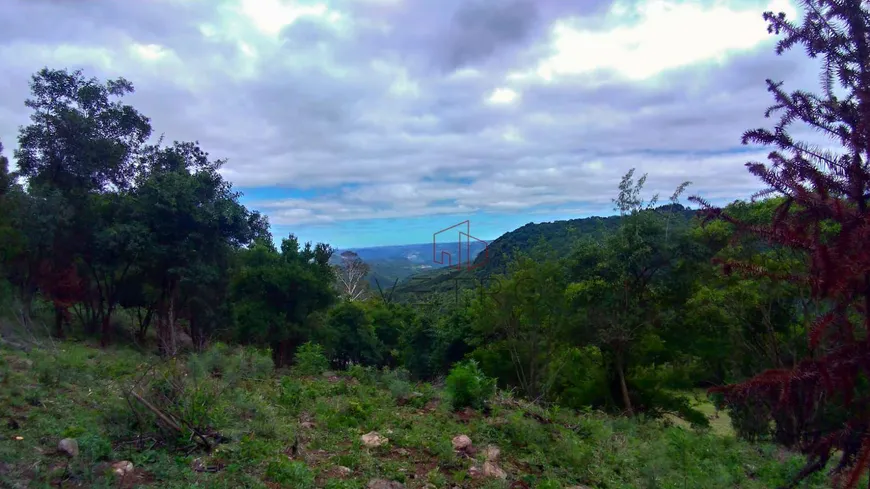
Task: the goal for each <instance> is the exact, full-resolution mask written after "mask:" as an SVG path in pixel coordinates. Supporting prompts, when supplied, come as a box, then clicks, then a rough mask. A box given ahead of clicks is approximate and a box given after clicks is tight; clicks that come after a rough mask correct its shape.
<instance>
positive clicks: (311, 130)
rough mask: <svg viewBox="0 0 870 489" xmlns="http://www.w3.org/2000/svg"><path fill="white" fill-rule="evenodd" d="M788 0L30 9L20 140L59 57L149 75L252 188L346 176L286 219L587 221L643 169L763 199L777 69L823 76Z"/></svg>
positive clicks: (224, 3)
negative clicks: (762, 141) (571, 213)
mask: <svg viewBox="0 0 870 489" xmlns="http://www.w3.org/2000/svg"><path fill="white" fill-rule="evenodd" d="M775 1H777V2H779V4H774V3H772V2H769V1H766V0H744V1H741V2H737V1H735V2H725V1H718V0H705V1H703V2H702V1H697V2H688V1H685V2H675V1H661V0H651V1H643V0H641V1H637V2H631V3H626V2H617V3H616V4H615V5H612V6H607V5H604V6H603V7H599V6H596V5H597V3H598V2H596V1H593V0H589V2H586V1H584V2H567V1H565V0H534V1H533V0H516V1H513V2H511V3H509V4H508V3H505V4H496V3H494V2H484V1H478V0H474V1H472V0H438V1H435V0H432V1H428V0H367V1H365V2H360V1H358V0H330V1H326V0H324V1H321V2H308V3H305V2H297V1H289V0H262V1H261V0H245V1H240V0H215V1H214V2H209V1H205V0H196V1H193V0H191V1H183V2H182V1H180V0H153V1H151V2H142V3H138V2H137V3H135V4H134V3H130V4H127V3H124V4H123V6H121V4H120V3H114V2H108V1H103V2H89V3H86V4H82V5H83V6H82V7H81V8H72V7H70V6H69V5H67V4H66V3H63V2H52V3H45V2H25V1H23V0H12V1H10V2H2V3H0V14H3V15H4V18H9V19H11V21H10V24H9V25H10V26H12V27H11V29H12V30H10V31H9V32H8V33H6V34H5V36H4V39H2V40H0V62H2V63H3V65H4V67H5V68H7V70H6V71H7V72H8V75H6V76H4V77H3V78H2V79H0V115H2V117H0V139H2V141H3V142H4V145H5V146H6V151H7V153H10V152H11V150H12V149H13V147H14V141H15V139H16V138H15V136H16V133H17V128H18V126H19V125H21V124H26V123H27V116H28V112H27V111H26V109H25V108H24V106H23V104H22V102H23V100H24V98H25V97H26V96H27V83H28V81H29V76H30V75H31V74H32V73H34V72H35V71H37V70H38V69H40V68H42V67H43V66H45V65H48V66H50V67H58V68H62V67H69V68H84V69H85V72H86V74H87V75H89V76H91V75H93V76H99V77H101V78H108V77H116V76H124V77H125V78H128V79H129V80H131V81H132V82H133V83H134V84H135V85H136V89H137V93H136V94H135V95H134V96H132V97H131V98H130V101H131V102H132V103H133V104H134V105H135V106H136V107H137V108H138V109H139V110H141V111H142V112H143V113H145V114H146V115H148V116H149V117H151V118H152V121H153V124H154V127H155V132H156V134H158V135H159V134H161V133H165V134H166V137H167V139H168V140H173V139H179V140H199V141H200V142H201V143H202V145H203V147H204V148H205V149H206V150H207V151H209V152H210V153H211V155H212V156H214V157H216V158H227V159H228V161H229V162H228V163H227V165H226V166H225V167H224V168H223V169H222V170H221V171H222V173H223V174H224V175H225V176H226V178H228V179H230V180H231V181H232V182H233V183H234V184H235V185H236V186H244V187H259V186H262V187H271V186H276V185H284V186H291V187H297V188H305V189H310V188H323V187H331V190H332V193H330V195H329V197H323V198H310V199H291V200H287V199H283V200H272V201H264V202H259V203H254V205H255V206H259V207H261V208H262V209H263V210H265V211H266V212H267V213H268V214H269V215H270V217H271V218H272V221H273V222H274V223H276V224H288V225H289V224H301V223H327V222H345V221H350V220H357V219H370V218H394V217H408V216H425V215H434V214H448V213H459V214H461V213H466V212H474V211H477V210H483V211H488V212H513V213H523V212H527V211H528V212H532V211H534V212H538V211H539V207H541V206H559V207H560V208H561V209H563V212H568V211H567V210H566V209H583V208H588V207H589V206H602V205H607V204H608V202H609V199H610V197H611V196H612V194H613V193H614V190H615V189H616V185H617V183H618V181H619V177H620V176H621V175H622V174H624V173H625V171H626V170H628V169H629V168H631V167H636V168H638V171H640V172H648V173H649V174H650V178H649V185H650V188H649V190H650V192H653V191H658V192H661V193H662V195H670V193H671V192H672V191H673V188H674V187H676V185H678V184H679V183H680V182H681V181H683V180H692V181H693V182H695V185H693V187H692V188H693V189H695V190H696V191H699V192H702V193H703V194H705V195H708V196H711V197H712V196H721V197H728V196H731V197H745V196H746V195H748V194H749V193H751V192H752V191H754V190H756V189H757V187H758V182H757V181H756V180H755V179H754V177H752V176H751V175H749V174H748V172H747V171H746V169H745V168H744V167H743V163H744V162H745V161H747V160H748V159H758V160H764V154H765V153H764V152H759V153H758V154H754V153H753V154H745V153H744V154H729V153H728V151H732V150H734V149H736V148H739V147H740V144H739V140H740V135H741V134H742V132H743V131H745V130H746V129H749V128H752V127H756V126H759V125H762V124H769V122H770V121H766V120H765V119H764V118H763V117H762V115H763V111H764V109H765V108H766V107H767V105H769V104H770V102H771V99H770V97H769V94H767V93H766V91H765V87H764V79H765V78H767V77H770V78H774V79H785V80H786V82H787V86H791V85H792V81H795V82H797V84H796V85H794V87H795V88H797V87H798V86H800V87H801V88H806V87H804V86H802V84H804V83H805V82H806V81H810V83H814V82H815V80H816V76H815V73H814V72H813V68H814V65H813V64H812V63H808V62H806V60H804V59H803V58H802V56H803V54H802V53H798V55H797V56H792V55H789V56H783V57H776V56H774V55H773V53H772V42H773V36H770V35H768V34H767V31H766V27H765V25H764V22H763V21H762V20H761V12H762V11H764V10H765V9H767V8H771V9H773V10H786V11H791V12H793V11H794V7H793V6H792V5H791V4H789V3H787V2H785V1H784V0H775ZM499 6H501V7H499ZM511 6H512V7H511ZM508 7H511V8H514V9H515V11H511V10H510V8H508ZM578 9H583V10H578ZM16 19H17V20H19V21H21V22H23V21H24V19H35V20H34V21H35V22H42V23H43V24H39V25H36V26H33V27H32V28H28V29H18V30H15V26H17V25H19V23H20V22H16ZM22 25H23V24H22ZM82 25H87V26H88V27H87V28H82V27H81V26H82ZM809 88H813V86H812V85H810V87H809ZM342 189H344V190H342ZM248 193H249V194H251V192H248Z"/></svg>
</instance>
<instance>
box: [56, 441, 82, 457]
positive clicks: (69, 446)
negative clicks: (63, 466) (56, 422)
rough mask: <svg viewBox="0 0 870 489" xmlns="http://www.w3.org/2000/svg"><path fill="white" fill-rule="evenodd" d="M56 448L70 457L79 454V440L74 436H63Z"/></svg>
mask: <svg viewBox="0 0 870 489" xmlns="http://www.w3.org/2000/svg"><path fill="white" fill-rule="evenodd" d="M57 449H58V450H59V451H61V452H63V453H65V454H67V455H68V456H70V457H78V456H79V442H77V441H75V439H74V438H64V439H63V440H61V441H60V443H58V444H57Z"/></svg>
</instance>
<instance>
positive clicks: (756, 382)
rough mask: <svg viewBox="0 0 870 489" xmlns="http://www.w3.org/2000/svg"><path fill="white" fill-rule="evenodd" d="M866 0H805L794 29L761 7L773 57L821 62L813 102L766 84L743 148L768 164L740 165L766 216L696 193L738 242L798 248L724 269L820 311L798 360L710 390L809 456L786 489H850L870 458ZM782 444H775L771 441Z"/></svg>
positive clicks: (869, 18)
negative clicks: (783, 433) (764, 221)
mask: <svg viewBox="0 0 870 489" xmlns="http://www.w3.org/2000/svg"><path fill="white" fill-rule="evenodd" d="M865 2H866V0H864V1H862V0H804V1H803V2H802V4H803V10H804V14H803V15H804V17H803V20H802V22H801V23H800V24H798V23H794V22H791V21H790V20H787V19H786V16H785V14H783V13H779V14H774V13H773V12H765V13H764V18H765V20H766V21H767V22H768V24H769V25H768V31H769V32H771V33H775V34H777V35H782V36H783V37H782V38H781V39H780V40H779V41H778V43H777V47H776V52H777V54H781V53H783V52H784V51H786V50H788V49H790V48H792V47H794V46H796V45H799V44H800V45H803V46H804V47H805V48H806V51H807V53H808V55H809V56H810V57H811V58H814V59H819V60H820V61H821V65H822V77H821V80H822V83H821V84H822V93H821V94H820V95H817V94H813V93H807V92H804V91H795V92H792V93H787V92H786V91H785V90H783V88H782V83H781V82H774V81H771V80H767V87H768V91H770V92H771V93H772V94H773V96H774V98H775V100H776V103H775V104H774V105H773V106H772V107H771V108H770V109H768V111H767V114H766V115H767V116H768V117H769V116H771V115H772V114H777V115H779V116H780V119H779V122H778V123H777V124H776V125H775V127H774V129H773V130H767V129H755V130H752V131H748V132H746V133H745V134H744V135H743V144H750V143H752V144H761V145H766V146H774V147H775V149H774V150H773V151H772V152H771V153H770V154H769V156H768V159H769V160H770V161H769V163H768V164H762V163H756V162H752V163H748V164H747V167H748V169H749V171H750V172H751V173H752V174H754V175H756V176H757V177H759V178H760V179H761V180H762V181H763V182H764V183H765V184H766V187H767V188H766V190H764V191H763V192H761V193H760V194H759V196H762V197H763V196H771V195H777V196H781V197H784V201H783V203H782V205H781V206H780V207H779V208H778V209H777V212H776V213H775V215H774V218H773V221H772V222H771V223H769V225H765V226H750V225H747V224H745V223H742V222H740V221H739V220H737V219H735V218H734V217H732V216H729V215H727V214H726V213H724V212H723V211H722V210H720V209H715V208H712V207H711V206H710V205H708V203H706V202H704V200H703V199H700V198H697V197H696V198H694V199H693V200H695V201H696V202H698V203H700V204H701V205H702V207H704V208H705V209H706V210H707V211H708V218H718V219H724V220H726V221H729V222H731V223H733V224H734V225H735V226H736V228H737V229H738V230H739V232H741V233H743V235H747V234H749V235H754V236H757V237H761V238H763V239H766V240H768V241H769V242H770V243H772V244H774V245H777V246H783V247H787V248H790V249H793V250H795V251H797V252H798V253H802V254H804V255H805V256H806V257H807V263H806V267H805V269H804V270H801V271H797V270H796V271H794V272H793V273H792V274H790V275H782V274H779V275H774V274H771V273H770V272H769V271H767V270H763V269H759V268H757V267H754V266H751V265H749V264H746V263H733V262H728V263H723V268H724V271H725V272H726V273H730V272H737V273H748V274H762V275H767V276H769V277H771V276H772V277H773V278H775V279H780V280H790V281H799V282H802V283H805V284H806V285H807V286H808V287H809V289H810V290H811V291H812V296H813V299H814V301H815V305H816V307H817V310H818V317H817V318H815V320H814V322H813V324H812V327H811V328H810V329H809V331H808V332H807V341H808V350H807V351H808V354H807V356H806V357H805V358H803V359H799V361H798V362H797V363H796V364H795V365H793V366H791V368H786V369H776V370H768V371H766V372H763V373H761V374H759V375H757V376H755V377H753V378H751V379H749V380H747V381H745V382H742V383H739V384H735V385H727V386H724V387H719V388H716V389H713V390H714V391H717V392H719V393H721V394H722V395H723V397H724V398H725V401H726V402H728V403H732V404H733V405H741V404H743V405H746V404H754V405H758V404H759V403H760V404H763V405H765V407H766V408H767V409H766V410H767V412H768V413H772V417H773V419H774V420H775V421H776V423H777V425H778V426H777V428H778V429H780V428H781V426H779V425H789V426H788V429H789V430H790V433H791V436H790V437H786V439H787V442H788V443H789V444H791V445H792V446H793V447H795V448H799V449H800V450H801V451H803V452H804V453H806V454H807V455H808V460H807V464H806V466H805V467H804V468H803V469H802V470H801V472H800V473H799V474H798V475H797V477H796V478H795V480H794V481H792V483H791V484H789V485H788V486H786V487H795V486H796V485H797V484H798V483H799V482H800V481H801V480H803V479H805V478H806V477H808V476H809V475H811V474H813V473H815V472H818V471H821V470H824V469H825V468H826V467H828V466H829V464H830V462H831V460H832V459H833V458H834V457H835V455H837V456H839V459H838V460H837V461H836V462H835V463H834V464H830V465H831V468H832V472H831V474H832V477H833V482H834V484H835V485H838V486H841V487H846V488H853V487H855V486H856V485H857V484H858V482H859V480H860V478H861V476H862V474H863V473H864V472H865V471H866V470H867V467H868V463H870V431H868V428H870V395H868V394H870V387H868V384H870V382H868V379H870V335H868V331H870V322H868V317H870V316H868V312H870V209H868V200H870V168H868V158H870V12H868V4H867V3H865ZM795 123H803V124H805V125H807V126H809V127H811V128H812V129H815V130H816V131H818V132H819V133H821V134H823V135H825V136H828V138H829V139H830V141H832V144H830V148H835V149H833V150H832V149H826V148H823V147H820V146H816V145H811V144H806V143H801V142H798V141H795V140H794V139H792V137H791V136H790V135H789V129H790V127H791V126H793V125H794V124H795ZM781 441H783V440H781Z"/></svg>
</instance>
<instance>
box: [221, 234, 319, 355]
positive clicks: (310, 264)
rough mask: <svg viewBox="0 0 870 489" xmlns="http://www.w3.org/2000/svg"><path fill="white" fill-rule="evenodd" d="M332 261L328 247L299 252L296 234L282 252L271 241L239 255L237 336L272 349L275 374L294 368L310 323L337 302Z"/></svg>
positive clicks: (235, 282)
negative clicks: (276, 370) (298, 351)
mask: <svg viewBox="0 0 870 489" xmlns="http://www.w3.org/2000/svg"><path fill="white" fill-rule="evenodd" d="M331 255H332V249H331V248H329V246H327V245H324V244H317V245H316V246H315V247H312V246H311V244H310V243H306V244H305V246H304V247H303V248H300V246H299V241H298V240H297V239H296V237H295V236H293V235H292V234H291V235H290V236H289V237H287V238H285V239H284V240H283V241H282V242H281V251H280V252H279V251H278V250H277V249H275V246H274V245H273V244H272V242H271V240H266V239H258V240H257V241H256V242H255V243H254V245H253V246H251V247H250V248H247V249H244V250H241V251H240V253H239V260H238V261H239V264H238V268H237V270H236V271H235V273H234V275H233V277H232V284H231V297H232V299H233V302H234V307H233V309H234V311H233V314H234V317H235V320H236V328H237V331H236V333H237V335H238V338H239V340H241V341H243V342H249V343H255V344H267V345H269V346H270V347H271V349H272V359H273V360H274V363H275V367H276V368H279V367H284V366H287V365H289V364H290V363H291V362H292V359H293V354H294V352H295V349H296V347H298V346H299V345H301V344H303V343H305V342H306V341H308V339H309V338H310V337H311V333H312V332H311V331H309V330H308V326H309V325H310V324H311V322H310V321H309V319H310V317H311V316H312V315H313V314H315V313H318V312H321V311H324V310H325V309H326V308H327V307H328V306H329V305H330V304H332V303H333V301H334V300H335V291H334V288H333V284H334V281H335V277H334V275H333V271H332V268H331V267H330V265H329V258H330V256H331Z"/></svg>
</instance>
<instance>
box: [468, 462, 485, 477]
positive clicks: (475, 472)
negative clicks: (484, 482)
mask: <svg viewBox="0 0 870 489" xmlns="http://www.w3.org/2000/svg"><path fill="white" fill-rule="evenodd" d="M468 476H469V477H471V478H472V479H479V478H480V477H481V476H483V472H481V471H480V468H479V467H475V466H473V465H472V466H471V467H469V468H468Z"/></svg>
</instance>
